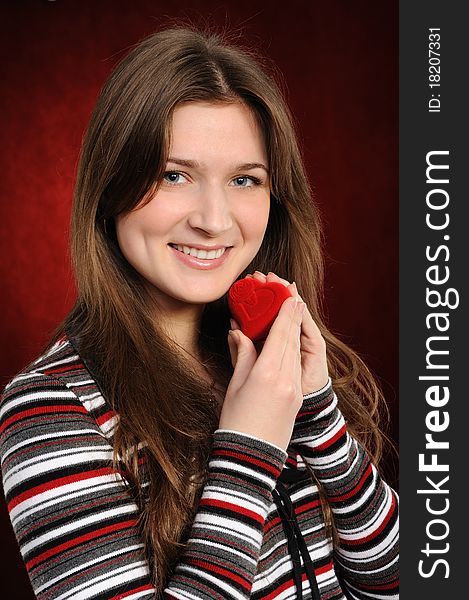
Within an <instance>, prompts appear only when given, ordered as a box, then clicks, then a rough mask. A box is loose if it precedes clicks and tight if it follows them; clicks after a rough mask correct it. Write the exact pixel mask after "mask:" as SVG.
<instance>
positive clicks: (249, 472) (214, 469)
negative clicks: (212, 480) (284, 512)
mask: <svg viewBox="0 0 469 600" xmlns="http://www.w3.org/2000/svg"><path fill="white" fill-rule="evenodd" d="M287 456H288V454H287V453H286V452H285V451H284V450H282V448H279V447H278V446H276V445H275V444H272V443H270V442H266V441H265V440H262V439H260V438H256V437H254V436H252V435H249V434H245V433H241V432H239V431H232V430H230V429H217V430H216V431H215V432H214V434H213V446H212V454H211V458H210V461H209V464H208V468H209V473H210V474H211V475H212V477H213V476H214V475H215V476H218V475H222V476H224V475H225V474H227V473H229V478H230V480H231V481H234V480H233V478H235V479H237V480H238V483H240V484H241V485H243V486H248V487H253V486H254V487H255V488H256V489H257V490H258V492H261V493H262V495H264V494H265V493H266V492H267V495H270V492H272V490H273V489H274V487H275V484H276V482H277V479H278V477H279V476H280V473H281V472H282V469H283V466H284V464H285V462H286V460H287Z"/></svg>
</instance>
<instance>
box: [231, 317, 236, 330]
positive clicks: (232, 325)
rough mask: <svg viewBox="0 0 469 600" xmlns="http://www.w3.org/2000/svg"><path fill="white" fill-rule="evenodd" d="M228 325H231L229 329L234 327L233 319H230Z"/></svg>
mask: <svg viewBox="0 0 469 600" xmlns="http://www.w3.org/2000/svg"><path fill="white" fill-rule="evenodd" d="M230 325H231V329H236V328H235V325H234V321H233V319H230Z"/></svg>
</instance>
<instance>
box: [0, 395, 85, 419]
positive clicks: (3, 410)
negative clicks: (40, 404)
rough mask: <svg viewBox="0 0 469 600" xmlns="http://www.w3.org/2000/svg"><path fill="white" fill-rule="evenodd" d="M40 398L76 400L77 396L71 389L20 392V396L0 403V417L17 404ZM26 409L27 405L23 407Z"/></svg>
mask: <svg viewBox="0 0 469 600" xmlns="http://www.w3.org/2000/svg"><path fill="white" fill-rule="evenodd" d="M42 398H47V399H48V400H50V399H52V398H69V399H73V400H76V399H77V397H76V395H75V394H74V393H73V392H72V391H68V390H59V391H53V390H51V391H47V392H30V393H26V394H21V396H19V397H16V398H13V399H12V400H8V401H7V402H5V403H3V404H2V408H1V409H0V419H3V417H4V415H5V413H7V412H8V411H10V410H12V409H13V408H16V407H17V406H21V405H22V404H25V405H26V404H28V403H31V402H35V401H36V400H41V399H42ZM24 408H25V409H26V410H27V409H28V408H29V407H28V406H25V407H24Z"/></svg>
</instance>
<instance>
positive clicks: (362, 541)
mask: <svg viewBox="0 0 469 600" xmlns="http://www.w3.org/2000/svg"><path fill="white" fill-rule="evenodd" d="M395 508H396V499H395V497H394V496H393V497H392V502H391V507H390V509H389V512H388V514H387V515H386V517H385V518H384V520H383V522H382V523H381V525H380V526H379V527H378V529H376V530H375V531H373V533H370V535H367V536H366V537H364V538H360V539H358V540H344V541H345V543H346V544H349V545H351V546H358V545H359V544H366V542H369V541H371V540H372V539H374V538H375V537H376V536H378V535H379V534H380V533H381V532H382V531H383V529H384V528H385V527H386V525H387V524H388V523H389V520H390V518H391V517H392V515H393V514H394V510H395Z"/></svg>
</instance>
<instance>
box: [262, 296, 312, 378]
mask: <svg viewBox="0 0 469 600" xmlns="http://www.w3.org/2000/svg"><path fill="white" fill-rule="evenodd" d="M301 305H303V306H304V303H300V304H299V303H298V300H297V298H296V297H295V298H287V299H286V300H285V301H284V302H283V304H282V306H281V307H280V310H279V313H278V315H277V317H276V319H275V321H274V323H273V325H272V327H271V328H270V331H269V334H268V335H267V338H266V340H265V342H264V347H263V348H262V352H261V354H260V355H259V361H260V363H261V364H264V366H265V367H268V368H273V369H274V370H280V369H282V368H283V362H284V361H285V360H286V361H287V362H289V364H290V365H293V362H292V354H294V352H295V344H296V343H297V341H299V333H300V327H301V320H302V314H301V313H302V310H303V309H302V308H301ZM298 351H299V347H298Z"/></svg>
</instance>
